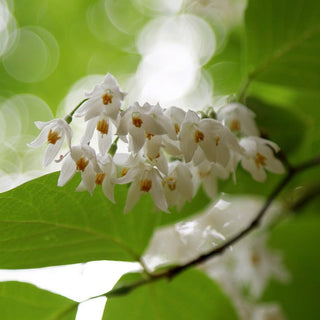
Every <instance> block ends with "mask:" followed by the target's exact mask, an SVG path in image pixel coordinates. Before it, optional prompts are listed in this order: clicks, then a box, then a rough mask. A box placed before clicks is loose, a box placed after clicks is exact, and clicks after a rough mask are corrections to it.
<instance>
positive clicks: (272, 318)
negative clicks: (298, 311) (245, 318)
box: [250, 303, 286, 320]
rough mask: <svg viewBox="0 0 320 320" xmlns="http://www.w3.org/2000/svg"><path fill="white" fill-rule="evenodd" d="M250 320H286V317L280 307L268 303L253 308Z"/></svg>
mask: <svg viewBox="0 0 320 320" xmlns="http://www.w3.org/2000/svg"><path fill="white" fill-rule="evenodd" d="M250 320H286V317H285V315H284V314H283V312H282V310H281V307H280V305H278V304H276V303H268V304H258V305H256V306H254V307H253V310H252V316H251V318H250Z"/></svg>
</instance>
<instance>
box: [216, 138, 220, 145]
mask: <svg viewBox="0 0 320 320" xmlns="http://www.w3.org/2000/svg"><path fill="white" fill-rule="evenodd" d="M219 143H220V137H219V136H218V137H216V147H217V146H218V145H219Z"/></svg>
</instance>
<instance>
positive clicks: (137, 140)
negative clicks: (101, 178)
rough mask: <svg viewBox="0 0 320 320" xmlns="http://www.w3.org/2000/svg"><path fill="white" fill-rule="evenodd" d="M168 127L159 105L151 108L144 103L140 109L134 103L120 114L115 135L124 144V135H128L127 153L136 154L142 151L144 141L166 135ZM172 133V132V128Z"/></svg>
mask: <svg viewBox="0 0 320 320" xmlns="http://www.w3.org/2000/svg"><path fill="white" fill-rule="evenodd" d="M170 126H172V124H171V122H170V119H169V118H167V117H165V116H164V115H163V112H162V109H161V107H160V106H159V105H156V106H152V105H150V104H149V103H145V104H144V105H143V106H142V107H141V106H140V105H139V104H138V103H137V102H136V103H135V104H134V105H133V106H131V107H129V108H128V109H127V110H125V111H124V112H122V114H121V120H120V123H119V126H118V131H117V135H119V136H120V138H121V139H122V140H124V141H125V142H126V135H127V134H129V151H133V153H134V154H136V153H137V152H139V151H140V150H141V149H142V147H143V146H144V144H145V141H146V139H149V140H150V139H151V137H153V136H155V135H163V134H167V133H168V128H170ZM172 132H174V131H173V126H172Z"/></svg>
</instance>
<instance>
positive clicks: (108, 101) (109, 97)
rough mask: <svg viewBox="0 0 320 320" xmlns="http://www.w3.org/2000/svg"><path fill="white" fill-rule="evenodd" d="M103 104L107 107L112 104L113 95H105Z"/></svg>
mask: <svg viewBox="0 0 320 320" xmlns="http://www.w3.org/2000/svg"><path fill="white" fill-rule="evenodd" d="M102 102H103V104H104V105H107V104H109V103H111V102H112V95H111V94H110V93H105V94H104V95H103V96H102Z"/></svg>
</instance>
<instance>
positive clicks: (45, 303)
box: [0, 281, 78, 320]
mask: <svg viewBox="0 0 320 320" xmlns="http://www.w3.org/2000/svg"><path fill="white" fill-rule="evenodd" d="M77 307H78V303H77V302H75V301H72V300H69V299H67V298H65V297H62V296H59V295H57V294H54V293H51V292H48V291H45V290H42V289H39V288H37V287H35V286H33V285H31V284H27V283H21V282H11V281H10V282H0V310H1V320H18V319H23V320H29V319H30V320H37V319H39V320H71V319H72V320H74V319H75V317H76V313H77Z"/></svg>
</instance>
